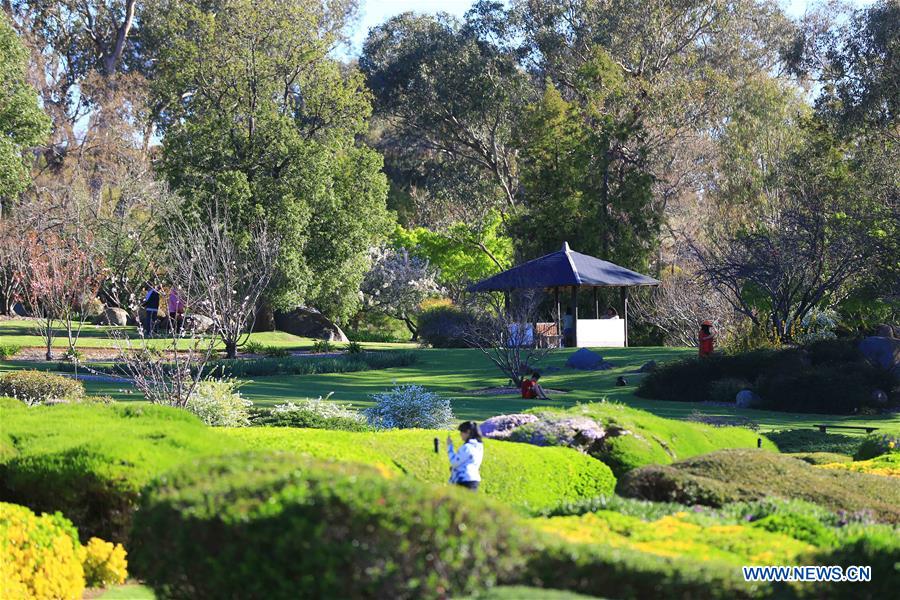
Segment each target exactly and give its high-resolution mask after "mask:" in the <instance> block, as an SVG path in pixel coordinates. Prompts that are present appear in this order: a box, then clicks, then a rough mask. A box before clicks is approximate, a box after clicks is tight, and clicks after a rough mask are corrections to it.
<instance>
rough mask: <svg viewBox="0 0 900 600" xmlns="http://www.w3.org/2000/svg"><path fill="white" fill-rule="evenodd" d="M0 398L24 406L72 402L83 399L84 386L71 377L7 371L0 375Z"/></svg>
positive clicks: (36, 372)
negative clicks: (50, 401)
mask: <svg viewBox="0 0 900 600" xmlns="http://www.w3.org/2000/svg"><path fill="white" fill-rule="evenodd" d="M0 396H9V397H11V398H17V399H19V400H21V401H22V402H24V403H26V404H37V403H39V402H46V401H48V400H69V401H73V400H79V399H81V398H83V397H84V384H82V383H81V382H80V381H78V380H77V379H73V378H71V377H63V376H62V375H54V374H53V373H45V372H43V371H9V372H6V373H2V374H0Z"/></svg>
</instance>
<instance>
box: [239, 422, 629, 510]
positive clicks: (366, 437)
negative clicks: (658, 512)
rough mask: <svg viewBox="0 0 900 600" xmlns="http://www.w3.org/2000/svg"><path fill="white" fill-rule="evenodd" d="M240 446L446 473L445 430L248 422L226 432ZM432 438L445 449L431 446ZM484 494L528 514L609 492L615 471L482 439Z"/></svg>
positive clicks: (435, 476)
mask: <svg viewBox="0 0 900 600" xmlns="http://www.w3.org/2000/svg"><path fill="white" fill-rule="evenodd" d="M222 434H223V436H225V437H227V438H229V439H232V440H234V442H235V446H239V447H249V448H252V449H255V450H285V451H290V452H297V453H300V454H306V455H309V456H313V457H316V458H322V459H328V460H339V461H353V462H361V463H367V464H372V465H377V466H378V467H379V468H380V469H382V470H383V471H388V472H395V473H405V474H409V475H412V476H414V477H415V478H416V479H419V480H422V481H428V482H432V483H444V482H446V481H447V479H448V477H449V470H448V469H449V467H448V463H447V456H446V453H445V452H444V451H443V450H444V439H445V438H446V437H447V432H444V431H427V430H416V429H412V430H400V431H383V432H369V433H357V432H348V431H327V430H316V429H289V428H255V427H254V428H249V429H230V430H225V431H222ZM434 438H438V439H439V440H440V443H441V452H440V453H437V454H436V453H435V452H434ZM484 453H485V459H484V463H483V465H482V469H481V476H482V487H481V492H483V493H484V494H486V495H488V496H491V497H493V498H496V499H498V500H501V501H503V502H505V503H507V504H509V505H510V506H513V507H516V508H519V509H521V510H523V511H525V512H528V513H538V512H541V511H543V510H547V509H548V508H550V507H553V506H557V505H558V504H560V503H562V502H571V501H576V500H579V499H584V498H591V497H594V496H602V495H606V494H611V493H612V491H613V490H614V488H615V481H616V480H615V477H614V476H613V474H612V472H611V471H610V469H609V468H608V467H607V466H606V465H604V464H603V463H601V462H599V461H597V460H594V459H592V458H590V457H589V456H585V455H583V454H579V453H577V452H574V451H573V450H569V449H567V448H537V447H534V446H529V445H526V444H515V443H512V442H501V441H495V440H485V446H484Z"/></svg>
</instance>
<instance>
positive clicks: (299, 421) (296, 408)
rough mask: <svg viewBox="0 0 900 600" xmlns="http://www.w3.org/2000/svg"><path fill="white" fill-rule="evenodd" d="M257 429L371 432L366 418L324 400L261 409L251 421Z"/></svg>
mask: <svg viewBox="0 0 900 600" xmlns="http://www.w3.org/2000/svg"><path fill="white" fill-rule="evenodd" d="M251 424H252V425H254V426H258V427H300V428H303V427H305V428H310V429H337V430H343V431H369V430H370V429H371V427H369V426H368V425H367V424H366V421H365V417H363V415H361V414H360V413H359V412H357V411H355V410H353V409H351V408H349V407H347V406H344V405H342V404H338V403H336V402H329V401H328V400H327V399H324V400H323V399H322V398H321V397H319V398H317V399H315V400H310V399H309V398H307V399H305V400H300V401H298V402H286V403H285V404H278V405H276V406H275V407H273V408H271V409H261V410H258V411H257V412H256V414H255V415H254V417H253V418H252V423H251Z"/></svg>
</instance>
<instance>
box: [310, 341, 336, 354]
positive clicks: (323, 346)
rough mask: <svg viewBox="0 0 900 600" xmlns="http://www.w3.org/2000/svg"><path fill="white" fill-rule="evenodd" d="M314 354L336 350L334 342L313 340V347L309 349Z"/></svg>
mask: <svg viewBox="0 0 900 600" xmlns="http://www.w3.org/2000/svg"><path fill="white" fill-rule="evenodd" d="M309 351H310V352H312V353H313V354H325V353H326V352H334V344H332V343H331V342H330V341H328V340H316V341H315V342H313V345H312V348H310V350H309Z"/></svg>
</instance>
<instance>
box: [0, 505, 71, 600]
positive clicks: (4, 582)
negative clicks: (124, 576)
mask: <svg viewBox="0 0 900 600" xmlns="http://www.w3.org/2000/svg"><path fill="white" fill-rule="evenodd" d="M80 553H81V546H80V544H79V543H78V534H77V533H76V531H75V528H74V527H73V526H72V523H71V522H70V521H69V520H68V519H66V518H65V517H63V516H62V515H61V514H59V513H55V514H52V515H49V514H44V515H41V516H37V515H35V514H34V513H33V512H31V511H30V510H28V509H27V508H25V507H24V506H17V505H15V504H7V503H6V502H0V557H2V560H0V597H2V598H4V599H8V600H19V599H21V600H27V599H31V598H66V599H77V598H81V595H82V592H84V568H83V567H82V564H81V559H80V556H79V555H80Z"/></svg>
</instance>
